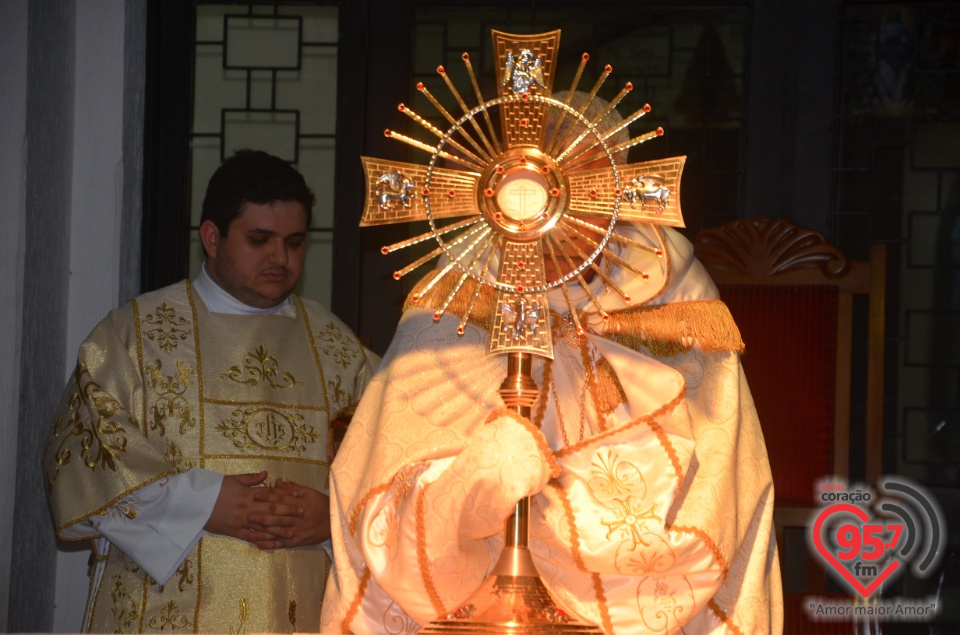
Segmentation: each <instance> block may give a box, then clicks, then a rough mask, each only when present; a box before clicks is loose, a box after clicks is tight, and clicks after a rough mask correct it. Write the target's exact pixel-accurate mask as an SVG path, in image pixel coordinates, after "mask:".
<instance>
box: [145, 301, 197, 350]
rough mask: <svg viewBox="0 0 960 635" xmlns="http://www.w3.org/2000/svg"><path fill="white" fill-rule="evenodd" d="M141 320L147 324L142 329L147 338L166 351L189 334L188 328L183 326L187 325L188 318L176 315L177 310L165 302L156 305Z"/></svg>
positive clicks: (174, 346)
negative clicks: (149, 313)
mask: <svg viewBox="0 0 960 635" xmlns="http://www.w3.org/2000/svg"><path fill="white" fill-rule="evenodd" d="M143 322H144V324H146V325H148V326H147V327H146V328H145V329H144V332H145V333H146V334H147V339H149V340H150V341H151V342H156V343H157V346H159V347H160V348H161V349H163V350H164V351H165V352H167V353H170V352H172V351H173V349H175V348H176V347H177V346H178V345H179V344H180V342H182V341H184V340H186V339H187V337H188V336H189V335H190V329H189V328H184V327H189V325H190V322H189V320H187V319H186V318H183V317H180V316H179V315H177V311H176V310H175V309H174V308H172V307H170V306H169V305H168V304H167V303H166V302H164V303H163V304H161V305H160V306H158V307H157V308H156V310H154V312H153V313H152V314H151V315H148V316H146V317H144V318H143ZM150 327H153V328H150Z"/></svg>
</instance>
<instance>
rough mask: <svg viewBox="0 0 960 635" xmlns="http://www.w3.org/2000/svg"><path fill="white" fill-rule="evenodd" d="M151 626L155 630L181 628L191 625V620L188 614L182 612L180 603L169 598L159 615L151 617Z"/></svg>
mask: <svg viewBox="0 0 960 635" xmlns="http://www.w3.org/2000/svg"><path fill="white" fill-rule="evenodd" d="M149 624H150V628H152V629H153V630H155V631H162V630H164V629H167V628H169V629H170V630H172V631H173V630H179V629H181V628H186V627H187V626H189V625H190V620H189V619H187V616H186V615H181V614H180V605H179V604H177V603H176V602H175V601H173V600H168V601H167V603H166V604H164V605H163V607H162V608H161V609H160V613H159V615H154V616H153V617H151V618H150V622H149Z"/></svg>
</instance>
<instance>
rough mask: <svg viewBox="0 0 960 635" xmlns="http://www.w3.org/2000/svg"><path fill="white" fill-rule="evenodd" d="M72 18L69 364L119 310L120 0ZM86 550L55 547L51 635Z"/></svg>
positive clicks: (65, 612)
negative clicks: (95, 330)
mask: <svg viewBox="0 0 960 635" xmlns="http://www.w3.org/2000/svg"><path fill="white" fill-rule="evenodd" d="M80 6H82V10H79V8H80V7H79V6H78V11H77V17H76V20H77V22H76V27H77V30H76V67H75V72H76V76H75V89H74V91H75V93H74V94H75V108H74V139H73V148H74V156H73V188H72V200H71V208H72V209H71V226H70V227H71V229H70V294H69V311H68V322H67V351H66V353H67V355H66V361H67V365H66V367H65V368H64V381H66V378H67V377H68V375H69V373H70V372H71V371H72V370H73V365H74V363H75V361H76V352H77V349H78V348H79V346H80V344H81V342H82V341H83V340H84V338H86V336H87V334H88V333H89V332H90V331H91V330H92V329H93V327H94V326H96V324H97V322H99V321H100V320H101V319H102V318H103V317H104V315H106V313H107V312H108V311H109V310H110V309H113V308H114V307H116V306H117V304H118V288H119V279H120V275H121V272H120V251H121V245H120V236H121V233H120V228H121V224H122V223H121V219H122V214H123V205H122V199H123V197H122V194H123V174H124V173H123V118H124V113H123V89H124V74H123V66H124V0H99V1H98V2H84V3H80ZM89 555H90V551H89V548H88V547H87V546H86V545H83V546H80V545H77V546H73V545H61V548H60V552H59V555H58V557H57V589H56V600H55V601H56V610H55V612H54V624H53V628H54V631H56V632H76V631H78V630H80V623H81V618H82V615H83V608H84V602H85V600H86V596H87V589H88V582H87V560H88V558H89Z"/></svg>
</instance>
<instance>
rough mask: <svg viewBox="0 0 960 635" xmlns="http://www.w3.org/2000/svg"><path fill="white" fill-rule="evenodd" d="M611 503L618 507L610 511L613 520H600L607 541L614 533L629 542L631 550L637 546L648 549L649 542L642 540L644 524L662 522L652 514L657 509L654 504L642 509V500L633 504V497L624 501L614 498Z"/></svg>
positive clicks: (628, 497)
mask: <svg viewBox="0 0 960 635" xmlns="http://www.w3.org/2000/svg"><path fill="white" fill-rule="evenodd" d="M613 502H615V503H616V504H617V506H618V507H617V508H614V509H612V511H613V518H612V519H608V520H604V519H603V518H601V519H600V524H601V525H603V526H604V527H606V528H607V539H608V540H609V539H610V536H612V535H613V534H614V533H619V534H620V535H621V536H623V537H624V538H625V539H629V540H630V543H631V545H630V548H631V549H636V548H637V545H638V544H639V545H643V546H644V547H649V546H650V542H648V541H646V540H644V539H643V534H645V533H647V531H646V530H647V527H646V523H647V522H649V521H657V522H662V521H663V519H662V518H660V517H659V516H657V515H656V514H655V513H654V511H655V510H656V508H657V506H656V504H651V505H650V507H648V508H647V509H642V506H643V499H641V500H640V502H638V503H635V502H634V499H633V496H627V497H626V498H625V499H619V498H615V499H614V500H613ZM608 509H609V508H608Z"/></svg>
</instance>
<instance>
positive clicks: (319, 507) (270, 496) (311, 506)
mask: <svg viewBox="0 0 960 635" xmlns="http://www.w3.org/2000/svg"><path fill="white" fill-rule="evenodd" d="M266 480H267V472H266V471H263V472H259V473H253V474H234V475H227V476H224V477H223V485H221V487H220V495H219V496H218V497H217V502H216V504H215V505H214V507H213V512H212V513H211V514H210V518H209V520H207V523H206V525H204V529H206V530H207V531H209V532H212V533H215V534H222V535H225V536H232V537H234V538H239V539H240V540H245V541H247V542H249V543H251V544H253V545H255V546H256V547H257V548H259V549H278V548H289V547H300V546H303V545H318V544H320V543H321V542H323V541H324V540H327V539H328V538H330V498H329V497H328V496H327V495H326V494H324V493H322V492H320V491H318V490H315V489H313V488H312V487H307V486H305V485H300V484H298V483H294V482H293V481H285V480H282V479H277V481H276V483H275V484H274V486H273V487H263V484H264V483H265V482H266Z"/></svg>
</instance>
